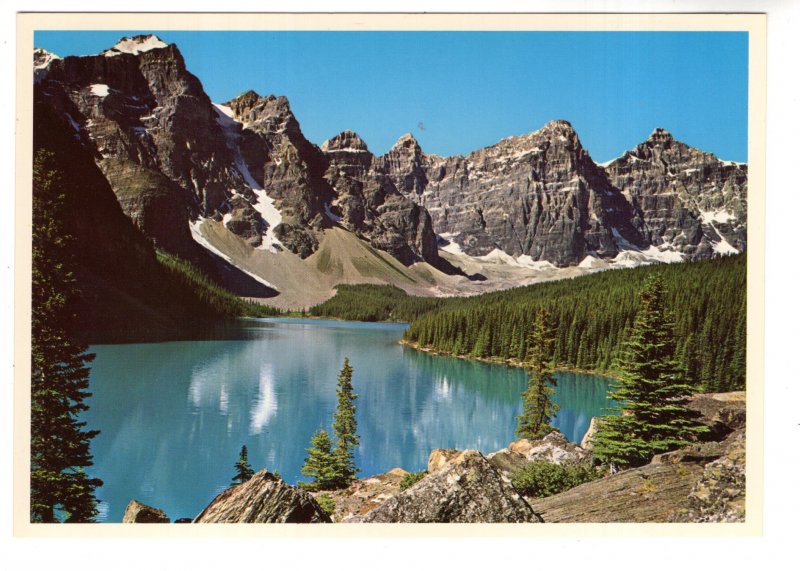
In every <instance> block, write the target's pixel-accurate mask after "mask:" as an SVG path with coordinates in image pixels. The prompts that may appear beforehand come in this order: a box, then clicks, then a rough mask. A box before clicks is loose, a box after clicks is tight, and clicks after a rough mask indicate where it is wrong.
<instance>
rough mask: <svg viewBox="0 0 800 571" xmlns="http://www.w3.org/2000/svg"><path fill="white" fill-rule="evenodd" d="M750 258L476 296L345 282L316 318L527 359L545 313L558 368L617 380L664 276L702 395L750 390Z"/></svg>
mask: <svg viewBox="0 0 800 571" xmlns="http://www.w3.org/2000/svg"><path fill="white" fill-rule="evenodd" d="M746 267H747V257H746V255H738V256H728V257H723V258H717V259H713V260H704V261H699V262H687V263H681V264H674V265H656V266H645V267H639V268H633V269H624V270H614V271H605V272H600V273H596V274H591V275H588V276H582V277H579V278H574V279H568V280H559V281H555V282H547V283H541V284H535V285H531V286H527V287H522V288H515V289H511V290H505V291H499V292H493V293H487V294H483V295H479V296H475V297H468V298H465V297H459V298H446V299H442V298H417V297H413V296H409V295H407V294H405V293H404V292H402V291H401V290H398V289H397V288H392V287H390V286H369V285H359V286H340V287H339V288H338V293H337V295H336V297H334V298H333V299H331V300H329V301H327V302H325V303H324V304H321V305H319V306H316V307H314V308H311V310H310V313H311V314H312V315H318V316H326V317H338V318H342V319H360V320H375V321H378V320H393V321H410V323H411V325H410V326H409V328H408V330H407V331H406V334H405V340H406V341H408V342H410V343H413V344H416V345H418V346H419V347H422V348H427V349H432V350H434V351H437V352H441V353H445V354H449V355H459V356H465V357H472V358H481V359H497V360H502V361H511V362H515V361H521V360H522V359H524V356H525V355H526V354H527V351H528V348H527V346H526V345H527V338H528V334H529V332H530V328H531V327H532V324H533V321H534V316H535V315H536V312H537V311H539V310H540V309H545V310H547V311H548V312H549V313H550V315H551V316H552V320H553V324H554V327H555V343H554V346H553V359H554V362H555V364H556V365H558V366H561V367H566V368H577V369H582V370H591V371H597V372H606V373H610V374H613V373H614V372H615V370H616V369H615V363H616V359H617V358H618V356H619V352H620V349H621V347H622V346H623V344H624V342H625V341H626V340H627V339H628V337H629V336H630V332H631V328H632V326H633V321H634V318H635V315H636V311H637V309H638V307H639V292H640V291H641V289H642V287H643V285H644V283H645V280H646V279H647V277H648V276H650V275H654V274H656V275H659V276H661V277H662V279H663V282H664V286H665V289H666V293H665V296H666V303H667V306H668V308H669V309H670V311H671V312H672V313H673V316H674V319H675V336H676V339H677V350H676V358H677V360H678V362H679V364H680V366H681V367H682V368H683V369H684V370H685V371H686V374H687V378H688V379H689V380H690V381H691V382H692V384H693V386H694V387H695V388H696V390H697V391H730V390H739V389H743V388H744V385H745V345H746V330H747V311H746V309H747V308H746V298H747V296H746Z"/></svg>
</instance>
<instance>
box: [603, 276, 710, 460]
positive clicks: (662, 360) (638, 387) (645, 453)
mask: <svg viewBox="0 0 800 571" xmlns="http://www.w3.org/2000/svg"><path fill="white" fill-rule="evenodd" d="M673 331H674V324H673V321H672V315H671V314H670V312H669V311H668V309H667V306H666V294H665V290H664V284H663V280H662V279H660V277H658V276H651V277H650V278H648V280H647V281H646V283H645V286H644V289H643V290H642V293H641V308H640V309H639V311H638V312H637V314H636V320H635V322H634V324H633V331H632V333H631V335H630V338H629V339H628V341H627V343H626V346H625V350H624V351H623V352H622V355H621V358H620V362H619V369H620V372H621V375H620V378H619V379H617V380H616V381H615V383H614V389H613V391H612V393H611V395H610V396H611V398H613V399H614V400H615V401H616V402H617V403H618V405H617V411H618V412H619V413H620V415H619V416H608V417H604V418H603V420H602V422H601V423H600V426H599V428H598V431H597V433H596V434H595V435H594V438H593V439H592V442H593V445H594V448H593V454H594V456H595V457H596V458H598V459H600V460H602V461H604V462H607V463H609V464H612V465H618V466H621V467H627V466H639V465H642V464H645V463H647V462H649V461H650V459H651V458H652V457H653V456H654V455H655V454H660V453H662V452H667V451H669V450H675V449H677V448H680V447H682V446H686V445H687V444H689V443H691V442H692V441H694V440H696V438H697V436H698V435H699V434H700V433H702V432H706V431H708V428H707V427H706V426H704V425H702V424H701V423H700V422H698V421H697V418H696V416H697V415H696V413H694V412H692V411H690V410H689V409H687V408H686V403H687V401H688V398H689V396H690V395H691V394H692V386H691V385H689V384H687V382H686V378H685V375H684V373H683V371H682V370H681V368H680V364H679V363H678V361H676V360H675V347H676V345H675V336H674V333H673Z"/></svg>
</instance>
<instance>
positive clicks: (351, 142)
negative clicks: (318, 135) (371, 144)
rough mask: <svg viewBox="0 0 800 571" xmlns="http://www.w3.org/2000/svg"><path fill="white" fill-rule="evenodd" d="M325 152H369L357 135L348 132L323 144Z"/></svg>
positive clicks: (343, 132)
mask: <svg viewBox="0 0 800 571" xmlns="http://www.w3.org/2000/svg"><path fill="white" fill-rule="evenodd" d="M322 150H323V151H345V150H347V151H369V149H368V148H367V144H366V143H365V142H364V140H363V139H362V138H361V137H359V136H358V134H357V133H355V132H353V131H350V130H346V131H342V132H341V133H339V134H338V135H336V136H335V137H332V138H330V139H328V140H327V141H325V142H324V143H322Z"/></svg>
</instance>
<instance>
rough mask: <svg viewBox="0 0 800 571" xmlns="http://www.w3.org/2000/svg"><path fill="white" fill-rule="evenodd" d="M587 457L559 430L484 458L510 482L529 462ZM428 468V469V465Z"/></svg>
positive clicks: (567, 461) (575, 460) (573, 460)
mask: <svg viewBox="0 0 800 571" xmlns="http://www.w3.org/2000/svg"><path fill="white" fill-rule="evenodd" d="M432 456H433V455H431V457H432ZM588 457H589V453H588V452H587V451H586V450H584V449H583V448H581V447H580V446H576V445H575V444H573V443H572V442H570V441H569V440H567V437H566V436H564V435H563V434H561V433H560V432H558V431H553V432H551V433H550V434H548V435H547V436H545V437H544V438H542V439H541V440H530V439H528V438H521V439H519V440H515V441H514V442H512V443H511V444H509V445H508V447H507V448H503V449H502V450H498V451H497V452H492V453H491V454H489V455H487V456H486V459H487V460H489V463H490V464H491V465H492V466H493V467H494V468H495V469H496V470H497V471H498V472H500V474H501V475H502V476H503V478H504V479H505V480H506V481H508V482H510V481H511V477H512V476H513V475H514V474H515V473H516V472H518V471H520V470H521V469H522V468H524V467H525V465H526V464H528V463H529V462H534V461H545V462H550V463H552V464H577V463H579V462H582V461H584V460H586V459H587V458H588ZM428 470H429V471H430V466H429V467H428Z"/></svg>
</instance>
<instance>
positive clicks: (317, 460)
mask: <svg viewBox="0 0 800 571" xmlns="http://www.w3.org/2000/svg"><path fill="white" fill-rule="evenodd" d="M307 452H308V458H306V460H305V463H304V464H303V466H302V467H301V468H300V473H301V474H303V476H306V477H308V478H312V481H311V482H300V487H301V488H304V489H306V490H311V491H316V490H331V489H334V488H336V487H337V482H338V480H339V479H338V478H337V474H336V462H335V461H334V459H333V444H332V443H331V437H330V435H329V434H328V431H327V430H319V431H317V432H316V433H315V434H314V436H312V437H311V447H310V448H308V450H307Z"/></svg>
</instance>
